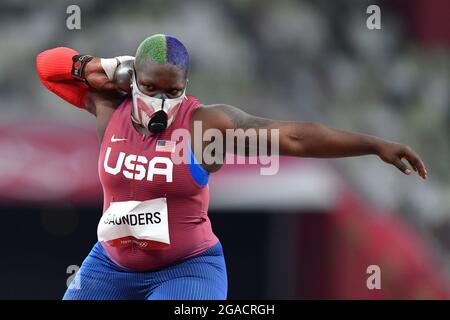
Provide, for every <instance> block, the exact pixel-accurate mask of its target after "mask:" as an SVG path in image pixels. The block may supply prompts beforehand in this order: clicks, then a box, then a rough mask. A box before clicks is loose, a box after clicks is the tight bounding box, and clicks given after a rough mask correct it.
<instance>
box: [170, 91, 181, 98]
mask: <svg viewBox="0 0 450 320" xmlns="http://www.w3.org/2000/svg"><path fill="white" fill-rule="evenodd" d="M180 94H181V90H178V89H173V90H171V91H170V95H171V96H174V97H178V96H179V95H180Z"/></svg>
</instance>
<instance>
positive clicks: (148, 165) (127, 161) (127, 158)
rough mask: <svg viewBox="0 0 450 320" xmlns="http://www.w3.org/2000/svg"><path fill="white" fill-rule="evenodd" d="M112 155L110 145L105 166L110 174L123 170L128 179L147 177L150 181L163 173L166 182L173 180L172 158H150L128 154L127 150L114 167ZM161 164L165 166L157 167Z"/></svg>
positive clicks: (120, 154) (122, 153)
mask: <svg viewBox="0 0 450 320" xmlns="http://www.w3.org/2000/svg"><path fill="white" fill-rule="evenodd" d="M110 155H111V147H108V148H107V149H106V155H105V161H104V162H103V168H104V169H105V172H107V173H109V174H112V175H117V174H119V173H120V172H122V174H123V175H124V176H125V178H127V179H133V177H134V179H135V180H142V179H144V178H146V179H147V180H148V181H153V179H154V176H155V175H162V176H165V177H166V182H173V162H172V160H171V159H170V158H167V157H159V156H158V157H153V158H152V159H151V160H148V159H147V157H145V156H137V155H135V154H129V155H126V153H125V152H120V153H119V156H118V157H117V162H116V164H115V166H114V167H112V166H110V164H109V158H110ZM161 164H163V165H164V166H165V167H164V168H157V167H156V166H157V165H161Z"/></svg>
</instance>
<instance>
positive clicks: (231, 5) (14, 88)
mask: <svg viewBox="0 0 450 320" xmlns="http://www.w3.org/2000/svg"><path fill="white" fill-rule="evenodd" d="M70 4H77V5H79V6H80V8H81V30H72V31H71V30H68V29H67V28H66V18H67V14H66V8H67V6H68V5H70ZM370 4H378V5H379V6H380V7H381V22H382V29H381V30H368V29H367V28H366V19H367V17H368V15H367V14H366V8H367V6H368V5H370ZM0 17H1V19H0V39H1V41H0V119H1V120H0V146H1V148H0V150H1V156H0V217H1V225H2V226H3V229H2V231H1V232H0V246H1V247H0V248H1V251H2V263H1V267H0V271H1V272H0V284H1V285H0V298H3V299H59V298H61V297H62V295H63V293H64V291H65V288H66V287H65V286H66V280H67V277H68V276H69V275H68V274H67V272H66V271H67V267H68V266H69V265H80V264H81V262H82V260H83V258H84V257H85V256H86V255H87V253H88V252H89V250H90V248H91V247H92V245H93V244H94V243H95V241H96V228H97V222H98V219H99V217H100V214H101V205H102V192H101V188H100V184H99V180H98V177H97V164H96V161H97V155H98V142H97V138H96V134H95V128H94V124H95V120H94V119H93V117H91V116H90V115H89V114H88V113H86V112H81V111H80V110H76V109H75V108H73V107H70V106H69V105H68V104H67V103H65V102H63V101H62V100H60V99H59V98H57V97H56V96H54V95H53V94H51V93H49V92H48V91H46V90H45V89H44V87H43V86H42V85H41V84H40V82H39V79H38V77H37V75H36V72H35V68H34V58H35V56H36V54H37V53H38V52H40V51H42V50H45V49H47V48H50V47H55V46H68V47H72V48H74V49H76V50H78V51H80V52H83V53H90V54H92V55H95V56H101V57H113V56H116V55H126V54H129V55H133V54H134V52H135V49H136V47H137V45H138V44H139V43H140V41H142V40H143V39H144V38H145V37H146V36H148V35H151V34H154V33H167V34H173V35H175V36H177V37H179V38H180V39H181V40H182V41H183V42H184V43H185V44H186V45H187V47H188V48H189V49H190V54H191V57H192V65H193V67H192V72H191V75H190V82H189V87H188V91H189V94H193V95H196V96H197V97H199V99H200V100H201V101H202V102H203V103H205V104H209V103H220V102H223V103H228V104H232V105H235V106H238V107H241V108H242V109H243V110H245V111H247V112H249V113H253V114H257V115H261V116H265V117H272V118H277V119H282V120H287V119H298V120H303V121H317V122H320V123H323V124H325V125H328V126H331V127H334V128H340V129H346V130H354V131H360V132H365V133H369V134H374V135H378V136H380V137H382V138H385V139H388V140H394V141H399V142H402V143H406V144H409V145H410V146H412V147H413V148H414V149H415V150H416V151H417V152H418V153H419V154H420V155H421V156H422V158H423V160H424V162H425V164H426V165H427V166H428V172H429V179H428V180H427V181H425V182H424V181H422V180H421V179H420V178H419V177H418V176H410V177H407V176H404V175H402V174H401V173H399V172H398V171H396V169H394V168H393V167H389V166H386V165H385V164H384V163H382V162H381V161H380V160H379V159H377V158H376V157H374V156H368V157H358V158H349V159H339V160H314V159H282V163H281V168H280V173H279V174H278V175H276V176H259V175H258V167H257V166H254V165H252V166H242V165H239V166H237V165H236V166H226V167H225V168H224V169H223V171H221V172H220V173H218V174H214V175H213V176H212V178H211V180H210V181H211V182H210V186H211V191H212V199H211V210H210V216H211V220H212V222H213V228H214V231H215V232H216V234H218V236H219V237H220V238H221V240H222V243H223V245H224V249H225V254H226V261H227V264H228V269H229V298H231V299H243V298H251V299H300V298H320V299H332V298H335V299H383V298H384V299H433V298H435V299H448V298H450V285H449V284H450V281H449V280H450V184H449V180H450V170H449V163H450V143H449V142H450V126H449V123H450V111H449V107H450V93H449V88H450V76H449V74H450V71H449V70H450V2H449V1H446V0H409V1H407V0H390V1H365V0H354V1H351V0H348V1H344V0H333V1H331V0H329V1H328V0H318V1H317V0H316V1H288V0H282V1H268V0H258V1H256V0H234V1H226V0H219V1H206V0H204V1H201V0H197V1H182V0H179V1H164V0H153V1H126V2H124V1H118V0H110V1H100V0H89V1H88V0H85V1H42V0H40V1H37V0H31V1H30V0H27V1H25V0H2V1H1V2H0ZM369 265H379V266H380V268H381V275H382V280H381V285H382V289H381V290H368V289H367V287H366V279H367V277H368V276H369V275H368V274H367V273H366V269H367V267H368V266H369Z"/></svg>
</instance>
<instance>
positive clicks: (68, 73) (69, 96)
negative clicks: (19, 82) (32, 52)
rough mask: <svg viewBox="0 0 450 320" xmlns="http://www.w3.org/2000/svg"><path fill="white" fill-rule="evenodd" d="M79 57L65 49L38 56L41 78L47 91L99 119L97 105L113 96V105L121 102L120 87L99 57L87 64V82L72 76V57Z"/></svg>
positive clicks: (54, 49) (49, 51)
mask: <svg viewBox="0 0 450 320" xmlns="http://www.w3.org/2000/svg"><path fill="white" fill-rule="evenodd" d="M76 55H78V52H77V51H75V50H73V49H70V48H65V47H58V48H53V49H49V50H46V51H43V52H41V53H40V54H38V56H37V57H36V69H37V72H38V75H39V78H40V80H41V82H42V83H43V84H44V86H45V87H46V88H47V89H48V90H50V91H52V92H53V93H55V94H56V95H58V96H59V97H60V98H62V99H64V100H65V101H67V102H69V103H70V104H72V105H74V106H76V107H78V108H82V109H86V110H87V111H89V112H90V113H92V114H94V115H96V116H98V113H99V111H100V110H97V106H98V105H99V104H104V102H105V97H106V96H110V97H111V102H113V104H115V103H114V102H115V100H118V99H119V100H120V95H119V94H118V90H117V86H116V85H115V83H114V82H113V81H112V80H110V79H109V78H108V76H107V75H106V73H105V71H104V70H103V67H102V65H101V62H100V58H93V59H92V60H91V61H89V62H88V63H87V64H86V65H85V68H84V73H83V78H84V80H83V79H79V78H75V77H74V76H73V74H72V65H73V59H72V58H73V57H74V56H76ZM101 93H103V95H101ZM100 96H101V98H100V99H99V97H100ZM106 100H108V99H106Z"/></svg>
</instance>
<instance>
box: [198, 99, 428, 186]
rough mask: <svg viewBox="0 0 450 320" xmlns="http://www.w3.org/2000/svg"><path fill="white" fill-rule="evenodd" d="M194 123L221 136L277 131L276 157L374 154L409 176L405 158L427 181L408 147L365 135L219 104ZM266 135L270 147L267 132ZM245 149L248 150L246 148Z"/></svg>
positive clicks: (201, 112)
mask: <svg viewBox="0 0 450 320" xmlns="http://www.w3.org/2000/svg"><path fill="white" fill-rule="evenodd" d="M194 120H201V121H202V124H203V130H205V129H208V128H216V129H219V130H221V131H222V133H223V134H224V135H225V134H226V130H227V129H244V130H246V129H251V128H253V129H256V132H259V129H269V131H270V129H278V132H279V153H280V155H287V156H297V157H315V158H339V157H352V156H361V155H369V154H374V155H377V156H379V157H380V158H381V159H382V160H383V161H384V162H386V163H389V164H392V165H394V166H396V167H397V168H398V169H399V170H400V171H402V172H403V173H405V174H407V175H409V174H411V173H412V170H411V169H410V168H409V167H408V165H407V164H406V163H405V162H403V161H402V158H405V159H406V160H407V161H408V162H409V164H410V165H411V168H412V169H413V170H414V171H416V172H417V173H418V174H419V175H420V176H421V177H422V178H423V179H426V178H427V171H426V168H425V166H424V164H423V162H422V160H421V159H420V157H419V156H418V155H417V153H415V152H414V151H413V150H412V149H411V148H410V147H409V146H407V145H404V144H399V143H395V142H391V141H387V140H384V139H381V138H378V137H375V136H371V135H368V134H362V133H354V132H349V131H343V130H337V129H332V128H328V127H326V126H324V125H321V124H318V123H312V122H297V121H276V120H271V119H265V118H260V117H256V116H252V115H250V114H248V113H245V112H244V111H242V110H240V109H238V108H235V107H233V106H229V105H223V104H217V105H210V106H204V107H201V108H199V110H198V111H197V112H196V113H195V114H194ZM267 136H268V140H269V141H268V142H269V144H270V143H271V141H270V136H271V135H270V133H269V134H268V135H267ZM246 143H248V141H247V142H246ZM246 148H247V149H248V146H246ZM228 151H231V150H228ZM234 152H236V150H234Z"/></svg>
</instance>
